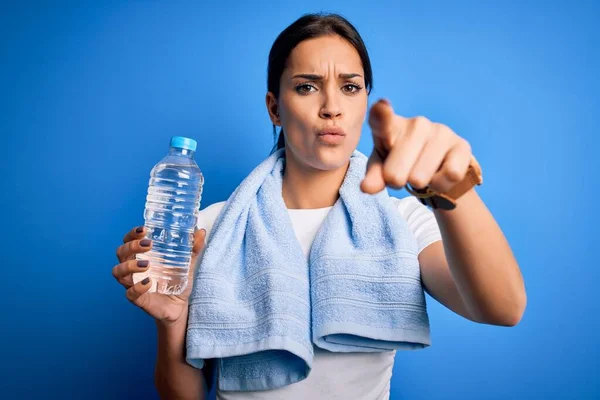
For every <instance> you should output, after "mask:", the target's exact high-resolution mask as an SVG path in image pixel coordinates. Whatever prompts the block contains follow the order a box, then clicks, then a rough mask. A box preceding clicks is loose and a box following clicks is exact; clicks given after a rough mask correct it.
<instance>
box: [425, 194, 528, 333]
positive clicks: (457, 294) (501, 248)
mask: <svg viewBox="0 0 600 400" xmlns="http://www.w3.org/2000/svg"><path fill="white" fill-rule="evenodd" d="M434 214H435V217H436V220H437V222H438V226H439V227H440V231H441V233H442V241H441V242H439V241H438V242H436V243H433V244H432V245H430V246H428V247H427V248H425V249H424V250H423V251H422V252H421V253H420V255H419V263H420V265H421V277H422V281H423V285H424V286H425V288H426V290H427V291H428V293H429V294H430V295H431V296H432V297H433V298H435V299H437V300H438V301H439V302H440V303H442V304H444V305H445V306H446V307H448V308H450V309H451V310H453V311H455V312H457V313H458V314H460V315H463V316H464V317H466V318H469V319H471V320H473V321H477V322H481V323H487V324H493V325H503V326H514V325H516V324H517V323H518V322H519V321H520V320H521V317H522V315H523V312H524V310H525V305H526V303H527V298H526V297H527V296H526V294H525V287H524V282H523V278H522V276H521V272H520V270H519V265H518V263H517V261H516V260H515V257H514V256H513V253H512V250H511V248H510V246H509V244H508V242H507V240H506V238H505V237H504V234H503V233H502V230H501V229H500V227H499V226H498V224H497V223H496V221H495V219H494V217H493V216H492V214H491V213H490V212H489V210H488V209H487V207H486V206H485V204H484V203H483V201H482V200H481V198H480V197H479V196H478V194H477V192H476V191H475V190H471V191H469V192H467V193H466V194H464V195H463V196H462V197H461V198H460V199H459V200H458V202H457V206H456V208H455V209H453V210H449V211H448V210H439V209H437V210H434Z"/></svg>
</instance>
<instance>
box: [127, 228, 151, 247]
mask: <svg viewBox="0 0 600 400" xmlns="http://www.w3.org/2000/svg"><path fill="white" fill-rule="evenodd" d="M145 233H146V228H144V227H143V226H136V227H135V228H133V229H132V230H130V231H129V232H127V234H126V235H125V236H124V237H123V243H127V242H130V241H132V240H136V239H141V238H143V237H144V234H145Z"/></svg>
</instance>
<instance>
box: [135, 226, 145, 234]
mask: <svg viewBox="0 0 600 400" xmlns="http://www.w3.org/2000/svg"><path fill="white" fill-rule="evenodd" d="M142 232H144V227H143V226H139V227H138V228H137V229H136V230H135V233H142Z"/></svg>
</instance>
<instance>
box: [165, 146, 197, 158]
mask: <svg viewBox="0 0 600 400" xmlns="http://www.w3.org/2000/svg"><path fill="white" fill-rule="evenodd" d="M169 155H170V156H179V157H186V158H193V157H194V152H193V151H191V150H186V149H182V148H180V147H171V148H170V150H169Z"/></svg>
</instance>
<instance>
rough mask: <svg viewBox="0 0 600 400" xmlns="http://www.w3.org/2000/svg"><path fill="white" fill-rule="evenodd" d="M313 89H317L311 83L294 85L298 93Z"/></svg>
mask: <svg viewBox="0 0 600 400" xmlns="http://www.w3.org/2000/svg"><path fill="white" fill-rule="evenodd" d="M315 90H317V89H316V88H315V87H314V86H313V85H309V84H308V83H304V84H302V85H298V86H296V91H297V92H298V93H300V94H305V93H309V92H313V91H315Z"/></svg>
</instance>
